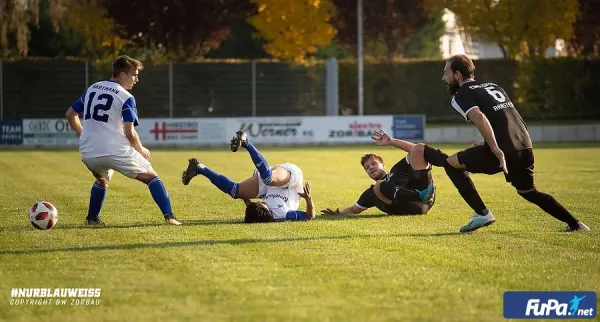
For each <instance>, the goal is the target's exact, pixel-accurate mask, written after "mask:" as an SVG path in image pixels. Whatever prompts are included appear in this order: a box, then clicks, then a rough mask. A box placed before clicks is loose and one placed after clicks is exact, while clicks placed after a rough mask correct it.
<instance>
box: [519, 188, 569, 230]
mask: <svg viewBox="0 0 600 322" xmlns="http://www.w3.org/2000/svg"><path fill="white" fill-rule="evenodd" d="M519 195H520V196H521V197H523V198H525V200H527V201H529V202H531V203H533V204H535V205H537V206H538V207H540V208H541V209H542V210H543V211H545V212H547V213H548V214H550V215H551V216H552V217H554V218H556V219H558V220H560V221H562V222H564V223H567V224H568V225H569V227H571V228H574V229H576V228H579V221H578V220H577V219H576V218H575V217H573V215H571V213H570V212H569V211H568V210H567V209H565V207H563V206H562V205H561V204H560V203H559V202H558V201H556V199H554V197H552V196H551V195H549V194H547V193H544V192H541V191H537V190H536V189H533V190H531V191H529V192H526V193H520V194H519Z"/></svg>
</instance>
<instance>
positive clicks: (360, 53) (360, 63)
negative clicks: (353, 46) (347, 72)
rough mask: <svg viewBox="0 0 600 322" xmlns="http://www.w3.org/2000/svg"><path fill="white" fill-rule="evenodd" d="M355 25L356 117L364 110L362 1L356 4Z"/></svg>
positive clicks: (359, 0)
mask: <svg viewBox="0 0 600 322" xmlns="http://www.w3.org/2000/svg"><path fill="white" fill-rule="evenodd" d="M356 6H357V8H356V12H357V14H356V24H357V37H356V38H357V47H358V53H357V57H356V60H357V63H358V66H357V68H358V115H363V114H364V112H365V110H364V85H363V77H364V76H363V73H364V67H363V5H362V0H358V1H357V4H356Z"/></svg>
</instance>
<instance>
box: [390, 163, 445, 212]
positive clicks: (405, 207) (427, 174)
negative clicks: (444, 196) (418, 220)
mask: <svg viewBox="0 0 600 322" xmlns="http://www.w3.org/2000/svg"><path fill="white" fill-rule="evenodd" d="M432 183H433V180H432V177H431V169H423V170H412V171H411V174H410V175H409V177H408V181H407V182H404V183H398V182H389V181H384V182H382V183H380V185H379V191H380V192H381V193H382V194H383V195H384V196H385V197H386V198H388V199H389V200H391V201H392V204H391V205H389V208H390V209H389V210H388V211H386V212H388V213H390V214H394V215H409V214H426V213H427V212H428V211H429V209H431V207H433V204H434V203H435V190H434V194H433V195H432V197H431V199H430V202H429V203H427V204H424V203H422V202H421V200H420V199H419V198H416V197H413V198H408V197H406V194H402V193H401V192H399V190H400V189H405V190H409V191H413V192H414V190H415V189H418V190H425V189H427V187H428V186H429V185H430V184H432Z"/></svg>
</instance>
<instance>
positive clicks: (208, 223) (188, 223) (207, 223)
mask: <svg viewBox="0 0 600 322" xmlns="http://www.w3.org/2000/svg"><path fill="white" fill-rule="evenodd" d="M182 222H183V224H184V225H185V226H213V225H231V224H243V223H244V221H243V220H242V219H239V220H237V219H234V220H182ZM162 226H166V225H165V224H164V223H158V222H156V223H135V224H129V225H111V224H110V223H108V224H107V225H106V226H89V225H86V224H80V225H60V226H56V227H55V228H54V230H63V229H64V230H68V229H123V228H146V227H162Z"/></svg>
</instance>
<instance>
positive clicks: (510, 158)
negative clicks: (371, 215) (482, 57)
mask: <svg viewBox="0 0 600 322" xmlns="http://www.w3.org/2000/svg"><path fill="white" fill-rule="evenodd" d="M474 76H475V65H473V62H472V61H471V60H470V59H469V58H468V57H467V56H465V55H456V56H453V57H451V58H449V59H448V60H447V61H446V66H445V67H444V75H443V76H442V80H443V81H444V83H445V84H446V87H447V89H448V92H449V93H450V95H452V107H454V109H455V110H456V111H457V112H458V113H460V115H462V116H463V117H464V118H465V120H466V121H469V120H470V121H472V122H473V123H475V125H476V126H477V129H478V130H479V132H480V133H481V135H482V136H483V138H484V140H485V141H482V142H477V143H475V144H474V146H473V147H471V148H468V149H465V150H463V151H460V152H458V153H456V154H454V155H452V156H450V157H448V158H446V155H445V154H443V153H442V152H441V151H439V150H433V149H432V148H430V147H429V146H425V151H424V155H425V159H426V160H427V161H428V162H431V163H432V164H433V165H436V166H441V167H444V168H445V170H446V173H447V175H448V177H449V178H450V180H451V181H452V183H453V184H454V186H455V187H456V188H457V189H458V191H459V193H460V195H461V196H462V197H463V199H464V200H465V201H466V202H467V203H468V204H469V206H470V207H471V208H473V210H474V211H475V213H474V214H473V217H472V218H471V221H470V222H469V223H468V224H467V225H466V226H463V227H461V228H460V231H461V232H468V231H473V230H476V229H479V228H481V227H484V226H488V225H491V224H493V223H494V222H495V218H494V215H493V214H492V212H491V211H489V210H488V209H487V208H486V206H485V204H484V203H483V201H482V200H481V197H480V196H479V194H478V192H477V190H476V189H475V186H474V185H473V181H471V178H470V177H469V174H468V172H471V173H485V174H489V175H492V174H496V173H499V172H504V175H505V177H506V181H507V182H510V183H511V184H512V185H513V187H515V188H516V189H517V192H518V193H519V195H520V196H521V197H523V198H524V199H525V200H527V201H529V202H531V203H534V204H536V205H537V206H538V207H540V208H541V209H542V210H544V211H545V212H547V213H548V214H550V215H552V216H553V217H555V218H556V219H558V220H560V221H563V222H565V223H567V225H568V226H567V228H566V230H567V231H577V230H590V228H589V227H587V226H586V225H585V224H583V223H582V222H580V221H579V220H577V219H576V218H575V217H573V215H571V214H570V213H569V211H568V210H566V209H565V208H564V207H563V206H562V205H561V204H560V203H559V202H558V201H556V200H555V199H554V198H553V197H552V196H551V195H549V194H547V193H544V192H541V191H538V190H537V189H536V187H535V185H534V182H533V181H534V180H533V167H534V160H533V145H532V143H531V139H530V137H529V133H528V132H527V126H526V125H525V122H524V121H523V119H522V118H521V115H520V114H519V112H518V111H517V110H516V109H515V106H514V104H513V102H512V101H511V100H510V98H509V97H508V95H507V94H506V92H505V91H504V89H502V87H500V86H498V85H496V84H494V83H491V82H484V81H476V80H475V79H474Z"/></svg>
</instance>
